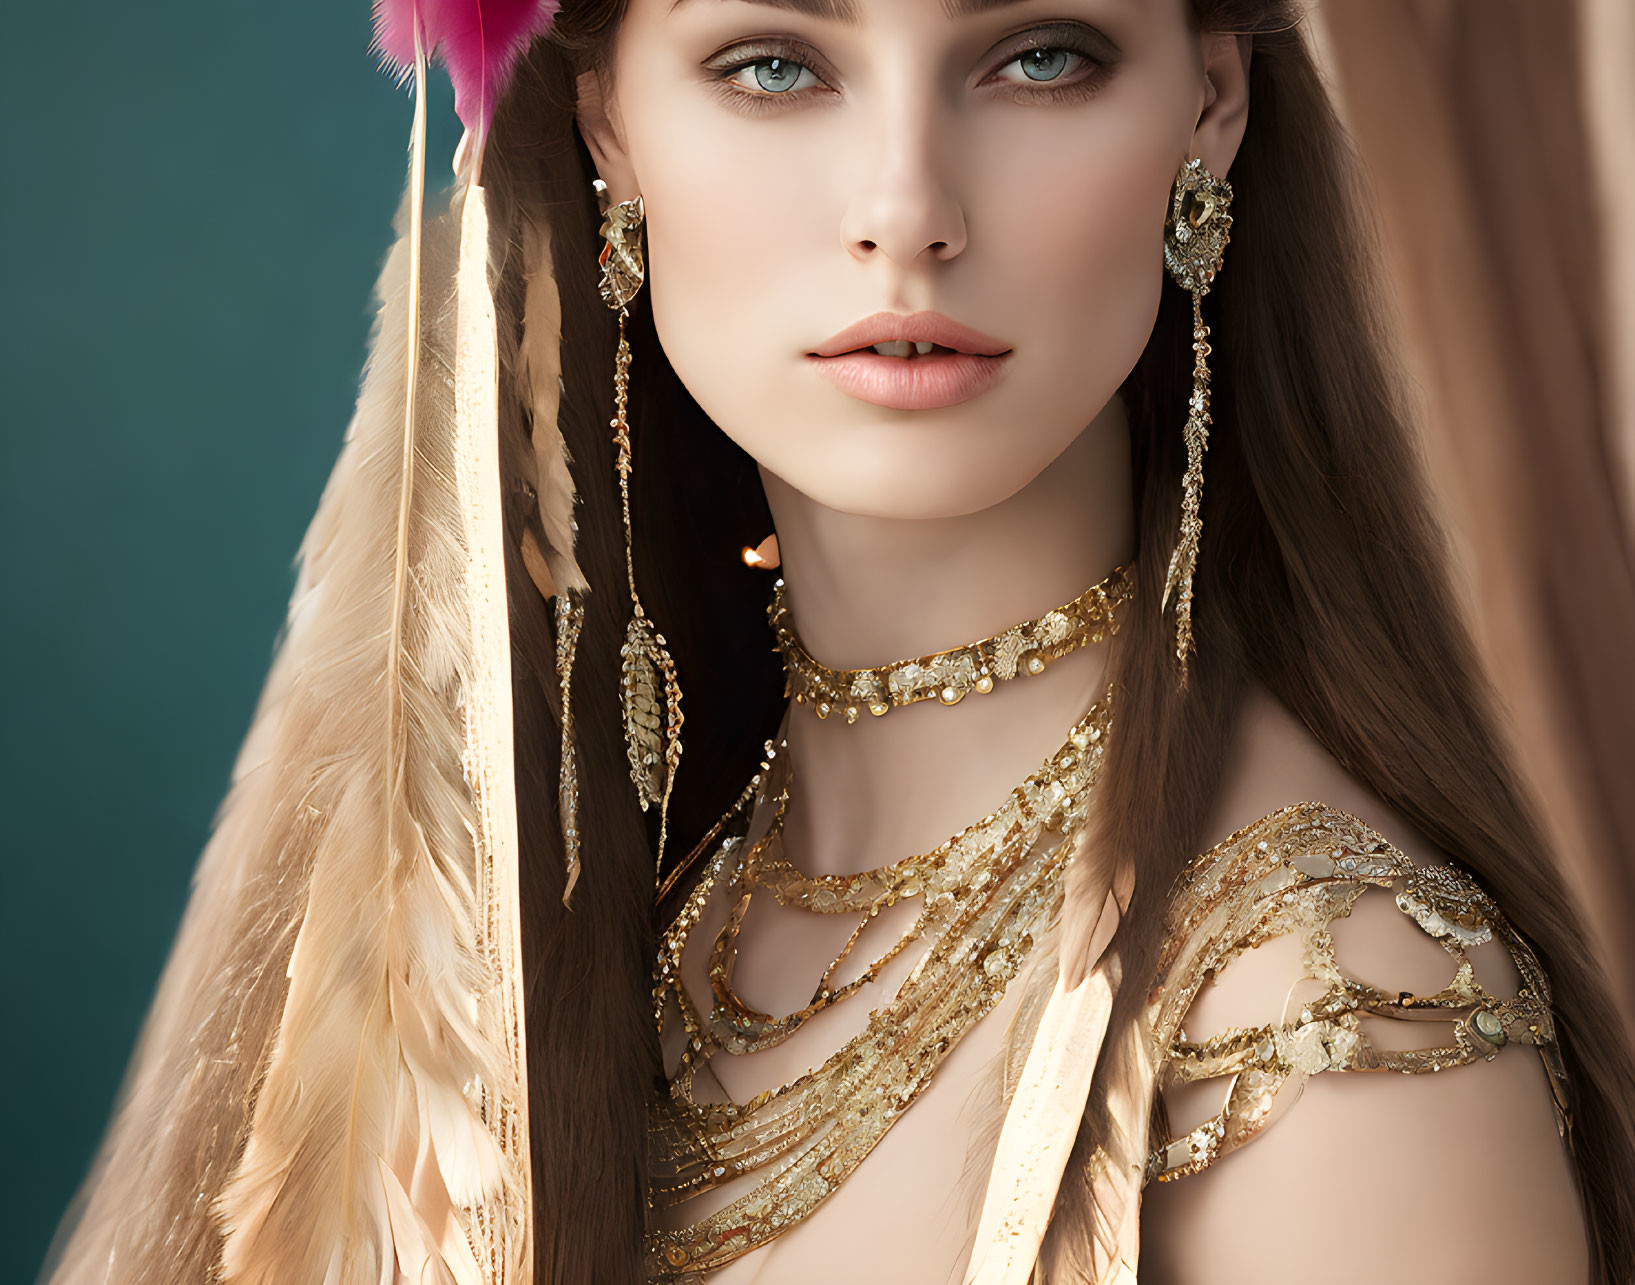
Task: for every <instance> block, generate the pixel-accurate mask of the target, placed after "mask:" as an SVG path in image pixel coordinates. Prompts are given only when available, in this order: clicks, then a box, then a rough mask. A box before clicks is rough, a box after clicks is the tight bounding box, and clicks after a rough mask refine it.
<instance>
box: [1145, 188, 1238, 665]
mask: <svg viewBox="0 0 1635 1285" xmlns="http://www.w3.org/2000/svg"><path fill="white" fill-rule="evenodd" d="M1231 205H1232V186H1231V184H1229V183H1228V182H1227V181H1226V180H1225V179H1218V178H1216V177H1215V176H1214V175H1213V174H1211V173H1210V172H1209V170H1208V169H1206V168H1205V166H1204V163H1203V161H1202V160H1191V161H1188V162H1187V163H1186V165H1184V166H1183V167H1182V169H1181V172H1180V173H1179V174H1177V175H1176V176H1175V186H1174V188H1173V189H1172V191H1171V193H1170V210H1169V218H1168V219H1166V220H1165V222H1164V266H1165V267H1166V268H1167V269H1168V270H1169V274H1170V277H1171V279H1172V280H1173V281H1174V282H1175V283H1176V285H1178V286H1180V287H1181V288H1182V289H1183V290H1187V291H1190V292H1191V294H1192V354H1193V356H1192V397H1191V399H1190V400H1189V401H1188V402H1187V420H1186V427H1185V429H1184V430H1183V432H1184V434H1185V437H1186V447H1187V467H1186V473H1185V474H1184V475H1183V476H1182V479H1181V534H1180V536H1179V538H1178V539H1177V540H1176V542H1175V552H1174V553H1173V554H1171V555H1170V560H1169V574H1168V575H1167V576H1166V577H1165V579H1164V597H1163V601H1162V603H1161V604H1160V608H1159V609H1160V610H1167V609H1168V607H1169V600H1170V595H1171V594H1174V596H1175V657H1176V659H1177V660H1178V661H1179V662H1180V664H1181V686H1182V687H1185V686H1186V681H1187V656H1188V655H1189V654H1190V653H1191V652H1192V651H1194V650H1195V648H1194V645H1193V641H1192V573H1193V572H1194V571H1195V570H1197V567H1198V542H1199V540H1200V539H1201V538H1202V536H1203V529H1204V524H1203V517H1202V516H1201V513H1200V505H1201V504H1202V502H1203V492H1204V452H1205V451H1206V450H1208V449H1209V425H1210V417H1209V364H1208V361H1207V360H1206V359H1207V358H1208V356H1209V354H1210V351H1211V350H1210V346H1209V327H1208V326H1206V325H1204V318H1203V306H1202V305H1203V297H1204V295H1206V294H1207V293H1209V287H1210V286H1211V285H1213V284H1214V282H1215V274H1216V273H1218V272H1219V271H1220V270H1221V256H1222V254H1223V252H1224V251H1225V249H1226V242H1227V240H1228V234H1229V233H1230V232H1231V230H1232V214H1231Z"/></svg>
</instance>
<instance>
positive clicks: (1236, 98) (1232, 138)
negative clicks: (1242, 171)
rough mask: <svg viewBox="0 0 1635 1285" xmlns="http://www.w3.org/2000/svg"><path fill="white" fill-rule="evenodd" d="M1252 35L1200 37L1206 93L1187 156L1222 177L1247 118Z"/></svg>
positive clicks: (1232, 156)
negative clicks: (1200, 162)
mask: <svg viewBox="0 0 1635 1285" xmlns="http://www.w3.org/2000/svg"><path fill="white" fill-rule="evenodd" d="M1252 50H1253V37H1251V36H1239V35H1233V34H1232V33H1230V32H1210V33H1209V34H1207V35H1205V36H1204V38H1203V64H1204V65H1203V74H1204V80H1205V83H1206V96H1205V100H1204V107H1203V110H1202V111H1201V112H1200V113H1199V115H1198V123H1197V125H1196V126H1195V127H1194V128H1193V132H1192V150H1191V153H1190V155H1192V156H1196V157H1200V158H1201V159H1202V160H1203V163H1204V164H1205V165H1206V166H1207V167H1208V168H1209V169H1210V171H1211V172H1212V173H1214V174H1215V175H1217V176H1219V177H1222V178H1224V177H1225V176H1226V174H1227V172H1228V171H1229V170H1230V169H1231V167H1232V161H1233V160H1234V158H1236V156H1237V154H1238V147H1239V145H1240V144H1241V143H1242V142H1243V131H1244V128H1245V127H1246V126H1247V124H1248V121H1249V60H1250V57H1251V56H1252Z"/></svg>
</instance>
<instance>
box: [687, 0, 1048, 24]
mask: <svg viewBox="0 0 1635 1285" xmlns="http://www.w3.org/2000/svg"><path fill="white" fill-rule="evenodd" d="M684 2H685V0H671V3H670V12H674V11H675V10H676V9H677V8H678V7H680V6H681V5H682V4H683V3H684ZM747 2H748V3H750V4H762V5H767V6H768V7H770V8H773V9H788V10H790V11H791V12H793V13H799V14H805V15H806V16H807V17H808V18H826V19H828V20H829V21H831V22H841V23H845V24H846V25H847V26H848V27H855V26H857V25H858V24H859V23H860V22H861V21H862V15H861V14H860V13H859V11H858V8H857V5H856V4H855V3H854V0H747ZM1019 3H1021V0H942V11H943V13H944V14H946V15H947V16H948V17H950V18H966V17H970V16H971V15H973V14H978V13H987V12H989V11H990V10H993V9H1003V8H1005V7H1007V6H1008V5H1013V4H1019Z"/></svg>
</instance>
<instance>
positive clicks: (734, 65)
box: [711, 32, 1112, 112]
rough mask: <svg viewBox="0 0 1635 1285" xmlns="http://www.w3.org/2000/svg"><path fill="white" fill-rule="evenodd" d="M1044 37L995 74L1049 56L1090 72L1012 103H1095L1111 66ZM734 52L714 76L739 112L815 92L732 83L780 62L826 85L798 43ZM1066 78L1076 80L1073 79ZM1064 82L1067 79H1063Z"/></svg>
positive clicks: (1026, 90)
mask: <svg viewBox="0 0 1635 1285" xmlns="http://www.w3.org/2000/svg"><path fill="white" fill-rule="evenodd" d="M1039 34H1041V35H1048V36H1049V39H1048V40H1046V39H1036V40H1034V41H1033V42H1031V43H1029V44H1027V45H1024V46H1023V47H1021V48H1019V49H1017V50H1015V51H1014V52H1013V53H1012V54H1011V56H1010V57H1009V58H1007V59H1006V60H1005V61H1004V62H1003V63H1001V64H1000V65H999V66H998V67H997V68H995V69H994V70H995V71H996V72H998V71H1002V70H1004V69H1005V68H1006V67H1009V66H1011V65H1012V64H1013V63H1015V62H1017V61H1018V60H1020V59H1021V58H1023V57H1025V56H1026V55H1028V54H1030V53H1034V52H1035V51H1043V52H1048V53H1058V52H1059V53H1067V54H1072V55H1073V56H1074V57H1075V58H1078V59H1080V60H1081V62H1082V63H1083V64H1084V65H1085V66H1087V67H1088V68H1089V71H1088V73H1087V74H1086V75H1082V76H1080V77H1079V78H1078V79H1077V80H1074V81H1071V82H1070V83H1068V84H1064V85H1061V86H1060V87H1059V88H1054V89H1053V88H1049V86H1050V85H1051V84H1052V83H1054V82H1050V81H1040V82H1038V85H1039V87H1038V88H1037V89H1033V88H1030V87H1029V86H1027V85H1024V84H1019V83H1015V82H1012V93H1011V99H1012V101H1014V102H1019V103H1030V102H1057V103H1060V102H1076V101H1079V100H1081V99H1085V98H1088V97H1090V95H1091V94H1093V93H1095V92H1096V91H1097V90H1098V89H1100V88H1101V84H1102V82H1103V81H1104V80H1105V79H1106V78H1107V73H1108V72H1109V71H1110V69H1111V66H1112V64H1111V63H1110V62H1109V61H1108V60H1106V59H1105V58H1097V57H1096V56H1095V55H1093V54H1091V53H1090V52H1089V51H1088V50H1086V49H1082V48H1080V47H1078V46H1077V45H1075V44H1074V43H1072V40H1071V37H1063V36H1060V35H1057V34H1056V33H1054V32H1049V33H1039ZM728 52H729V53H735V54H738V55H740V56H739V57H737V58H735V59H734V60H733V61H732V62H731V63H727V64H722V65H717V66H715V67H713V68H711V71H712V73H713V79H714V80H715V81H716V83H717V85H718V87H719V90H720V92H721V94H722V95H723V97H725V98H727V99H728V100H729V101H730V102H731V104H732V105H733V106H735V107H738V108H740V109H742V110H746V111H749V112H765V111H777V110H780V109H781V108H782V106H783V105H784V103H783V102H782V101H780V100H788V99H803V98H805V97H807V96H808V95H809V94H810V93H811V92H812V91H811V90H810V89H798V90H794V89H786V90H783V91H782V92H777V93H775V92H772V91H770V90H764V89H761V90H757V89H747V88H745V87H744V86H743V85H736V84H734V83H733V82H732V78H733V77H734V76H736V75H738V73H739V72H742V71H746V70H748V69H749V68H752V67H757V66H760V65H761V64H763V63H768V62H771V61H773V60H774V59H776V60H778V61H781V62H787V63H790V64H793V65H795V66H798V67H799V68H800V69H801V70H802V71H805V72H810V73H811V74H812V75H813V76H815V77H817V78H818V79H819V80H820V81H821V80H822V77H821V76H819V75H818V72H817V70H816V69H815V68H814V67H813V65H812V64H813V63H814V62H816V61H818V60H817V58H816V57H815V55H814V54H812V53H810V52H808V51H807V50H806V49H804V48H803V47H802V46H800V45H797V44H794V43H790V42H787V41H782V40H764V41H759V42H756V43H753V44H750V45H741V46H738V47H737V48H736V49H733V50H729V51H728ZM1066 74H1068V75H1071V74H1072V73H1071V72H1069V73H1066ZM1058 79H1061V78H1060V77H1058Z"/></svg>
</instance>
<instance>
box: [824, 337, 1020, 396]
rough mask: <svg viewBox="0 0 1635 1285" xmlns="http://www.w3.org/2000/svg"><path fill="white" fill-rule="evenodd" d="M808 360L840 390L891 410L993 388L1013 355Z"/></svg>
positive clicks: (863, 355) (868, 354)
mask: <svg viewBox="0 0 1635 1285" xmlns="http://www.w3.org/2000/svg"><path fill="white" fill-rule="evenodd" d="M931 342H932V343H935V342H936V340H932V341H931ZM806 360H807V361H808V362H810V363H811V364H812V365H814V366H815V367H817V371H818V373H819V374H820V375H822V376H823V377H824V378H825V379H828V380H831V381H832V382H833V383H834V385H835V386H836V387H837V388H839V389H840V391H841V392H843V393H849V394H851V396H853V397H856V398H857V399H858V400H860V401H865V402H873V403H874V404H875V405H876V406H887V407H890V408H891V409H892V410H940V409H941V408H942V407H944V406H957V405H959V403H960V402H965V401H969V400H970V399H971V398H973V397H975V396H976V395H977V394H978V393H982V392H986V391H987V390H988V389H990V388H992V387H993V386H994V384H995V383H997V382H998V380H999V377H1000V376H1001V375H1003V374H1004V373H1005V367H1006V366H1007V365H1008V364H1009V363H1010V354H1009V353H1004V354H1002V355H1000V356H997V357H979V356H977V355H975V354H974V353H964V352H955V353H930V354H928V355H927V356H924V357H921V356H919V355H918V354H916V355H915V356H913V357H882V356H881V355H880V354H879V353H877V352H875V351H874V350H873V349H866V350H865V351H863V352H849V353H844V354H842V355H841V356H838V357H813V356H808V357H807V358H806Z"/></svg>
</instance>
